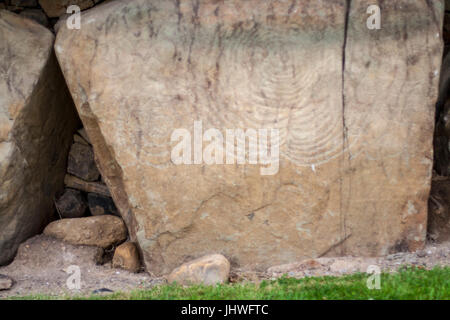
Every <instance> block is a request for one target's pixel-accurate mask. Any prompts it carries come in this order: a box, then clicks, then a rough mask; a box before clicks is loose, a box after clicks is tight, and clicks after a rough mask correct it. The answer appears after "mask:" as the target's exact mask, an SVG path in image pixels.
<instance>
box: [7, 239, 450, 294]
mask: <svg viewBox="0 0 450 320" xmlns="http://www.w3.org/2000/svg"><path fill="white" fill-rule="evenodd" d="M99 250H100V251H99ZM101 255H102V252H101V249H100V248H97V247H91V246H74V245H71V244H68V243H65V242H62V241H60V240H57V239H54V238H51V237H48V236H44V235H39V236H36V237H33V238H31V239H29V240H28V241H26V242H25V243H23V244H22V245H21V246H20V249H19V251H18V254H17V256H16V258H15V260H14V261H13V262H12V263H11V264H10V265H8V266H6V267H1V268H0V274H3V275H6V276H9V277H11V278H13V279H14V281H15V283H14V286H13V287H12V288H11V289H10V290H6V291H0V299H1V298H8V297H13V296H14V297H18V296H19V297H24V296H28V295H33V294H43V295H52V296H73V295H83V296H86V295H90V294H92V293H95V291H97V292H100V293H102V292H104V293H105V294H108V293H111V291H122V292H127V291H131V290H136V289H150V288H152V287H153V286H154V285H157V284H162V283H165V282H166V281H165V280H164V279H163V278H157V277H153V276H151V275H150V274H148V273H146V272H140V273H130V272H128V271H125V270H121V269H113V268H112V267H111V262H107V263H105V264H104V265H98V264H97V263H98V261H99V259H100V257H101ZM72 265H76V266H79V267H80V271H81V290H70V289H69V288H68V287H67V283H66V282H67V279H68V278H69V277H70V274H68V273H67V272H66V271H67V268H68V267H70V266H72ZM369 265H376V266H379V267H380V269H381V270H384V271H395V270H398V269H399V268H400V267H402V266H405V265H409V266H416V267H419V268H425V269H431V268H433V267H434V266H450V242H445V243H440V244H431V243H429V244H428V245H427V246H426V248H425V249H424V250H421V251H418V252H414V253H407V252H404V253H396V254H392V255H389V256H386V257H377V258H361V257H339V258H318V259H310V260H305V261H301V262H297V263H292V264H288V265H283V266H275V267H273V268H270V269H269V270H268V271H267V272H258V273H256V272H252V271H248V270H237V269H235V270H232V272H231V277H230V281H231V282H241V281H253V282H259V281H261V280H262V279H275V278H277V277H280V276H282V275H284V274H286V275H288V276H290V277H296V278H302V277H309V276H325V275H328V276H339V275H343V274H349V273H354V272H366V271H367V267H368V266H369ZM104 289H108V290H110V291H108V290H104Z"/></svg>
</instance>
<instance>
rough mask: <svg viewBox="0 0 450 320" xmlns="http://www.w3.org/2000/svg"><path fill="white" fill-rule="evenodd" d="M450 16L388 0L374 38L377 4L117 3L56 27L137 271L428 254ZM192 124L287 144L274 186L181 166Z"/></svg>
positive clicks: (313, 0)
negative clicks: (215, 261)
mask: <svg viewBox="0 0 450 320" xmlns="http://www.w3.org/2000/svg"><path fill="white" fill-rule="evenodd" d="M346 3H350V7H349V8H347V7H346ZM443 3H444V2H443V1H419V0H417V1H409V0H408V1H406V0H403V1H395V2H394V1H384V2H383V3H380V5H381V9H382V28H381V29H380V30H369V29H368V28H367V18H368V17H369V15H366V14H364V13H365V12H367V8H368V7H369V5H371V4H373V1H369V0H363V1H344V0H339V1H324V0H319V1H317V0H303V1H288V2H279V1H257V0H249V1H237V0H231V1H225V2H222V1H213V0H210V1H208V0H205V1H200V2H198V3H197V4H196V3H195V2H194V3H192V2H191V1H187V0H181V1H173V2H172V1H162V0H160V1H156V0H155V1H151V2H148V1H144V0H134V1H123V0H122V1H121V0H119V1H114V2H111V3H108V4H105V5H103V6H99V7H96V8H93V9H91V10H89V11H87V12H86V13H85V14H83V15H82V19H84V21H87V22H85V23H84V24H83V28H82V29H81V30H79V31H78V32H71V30H66V29H65V28H62V29H61V30H60V32H59V33H58V37H57V43H56V46H55V49H56V52H57V55H58V59H59V61H60V64H61V65H62V68H63V72H64V74H65V77H66V80H67V82H68V84H69V87H70V89H71V91H72V94H73V96H74V98H75V102H76V105H77V108H78V111H79V114H80V116H81V118H82V121H83V124H84V127H85V129H86V130H87V133H88V134H89V138H90V140H91V143H92V145H93V146H94V149H95V152H96V158H97V159H98V162H99V169H100V171H101V173H102V176H103V178H104V179H105V181H106V183H107V184H108V186H109V187H110V190H111V193H112V195H113V198H114V201H115V203H116V205H117V207H118V209H119V211H120V212H121V214H122V216H123V217H124V219H125V221H126V223H127V225H128V226H129V228H130V230H131V231H130V232H131V238H132V241H136V242H138V243H139V245H140V247H141V249H142V251H143V255H144V260H145V264H146V266H147V268H148V269H149V270H152V272H154V273H156V274H164V273H168V272H169V271H170V270H171V269H172V268H174V267H175V266H177V265H179V263H180V261H185V260H186V259H187V258H188V257H194V258H195V257H199V256H202V255H204V254H208V253H209V252H211V251H212V250H220V252H222V253H224V254H225V255H226V256H228V257H230V258H231V259H233V261H234V262H235V263H236V264H237V265H239V266H246V267H248V266H253V267H257V268H261V269H263V268H264V269H265V268H267V267H269V266H270V265H274V264H282V263H288V262H292V261H299V260H301V259H304V258H308V257H318V256H321V255H327V254H328V255H329V254H338V255H344V254H354V255H378V254H385V253H388V252H391V251H396V250H400V249H402V248H408V249H410V250H414V249H416V248H419V247H421V246H422V245H423V243H424V241H425V234H426V216H427V205H426V203H427V197H428V193H429V188H430V179H431V168H432V158H433V156H432V137H433V123H434V119H433V118H434V104H435V102H436V98H437V91H438V90H437V87H438V79H439V72H438V70H439V68H440V64H441V56H442V47H443V46H442V38H441V35H440V30H442V17H443V10H444V7H443ZM347 9H348V10H347ZM347 13H348V14H347ZM346 26H348V28H346ZM387 57H388V58H387ZM111 66H114V67H111ZM194 121H202V124H203V128H204V130H207V129H210V128H216V129H217V130H219V131H220V133H221V134H222V135H225V130H226V129H242V130H247V129H264V128H266V129H270V128H277V129H279V130H280V142H281V144H280V163H279V171H278V173H276V174H275V175H261V171H260V169H262V167H263V166H260V165H250V164H245V165H244V164H239V165H238V164H228V165H221V164H215V165H207V164H205V162H202V161H198V162H197V163H200V164H195V165H194V164H193V165H187V164H186V165H175V164H174V162H173V161H172V159H171V152H172V151H173V148H174V147H175V146H176V145H177V143H179V141H175V142H171V136H172V133H173V132H174V130H175V129H178V128H184V129H187V130H188V131H190V133H191V134H193V133H192V132H193V129H192V128H193V126H194ZM200 139H201V138H200ZM208 145H209V142H206V141H205V142H204V147H206V146H208ZM197 155H198V153H197ZM190 159H191V160H192V158H190ZM199 159H200V157H197V160H199Z"/></svg>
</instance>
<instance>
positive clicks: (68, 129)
mask: <svg viewBox="0 0 450 320" xmlns="http://www.w3.org/2000/svg"><path fill="white" fill-rule="evenodd" d="M53 41H54V36H53V35H52V33H51V32H50V31H48V30H47V29H45V28H44V27H42V26H40V25H39V24H37V23H36V22H33V21H31V20H28V19H25V18H22V17H19V16H18V15H16V14H13V13H9V12H6V11H0V265H1V264H4V263H7V262H8V261H10V260H11V259H12V258H13V256H14V254H15V252H16V250H17V248H18V246H19V244H20V243H21V242H22V241H24V240H25V239H27V238H28V237H31V236H33V235H35V234H36V233H38V232H40V231H41V230H42V228H43V227H44V226H45V225H46V224H47V223H48V222H49V220H50V218H51V217H52V215H53V213H54V207H53V200H54V196H55V193H56V192H57V191H58V190H60V189H62V188H63V181H64V174H65V167H66V161H67V153H68V150H69V147H70V144H71V139H72V135H73V131H74V130H75V128H76V126H77V122H78V121H79V120H78V117H77V115H76V111H75V108H74V106H73V102H72V100H71V98H70V93H69V92H68V90H67V87H66V85H65V83H64V79H63V77H62V74H61V71H60V69H59V67H58V64H57V61H56V58H55V56H54V53H53V50H52V48H53Z"/></svg>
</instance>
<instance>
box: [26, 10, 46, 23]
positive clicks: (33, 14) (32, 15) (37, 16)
mask: <svg viewBox="0 0 450 320" xmlns="http://www.w3.org/2000/svg"><path fill="white" fill-rule="evenodd" d="M20 15H21V16H23V17H25V18H28V19H31V20H34V21H36V22H37V23H40V24H41V25H43V26H44V27H48V19H47V16H46V15H45V13H44V12H43V11H42V10H40V9H25V10H23V11H22V12H20Z"/></svg>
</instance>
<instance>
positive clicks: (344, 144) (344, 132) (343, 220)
mask: <svg viewBox="0 0 450 320" xmlns="http://www.w3.org/2000/svg"><path fill="white" fill-rule="evenodd" d="M350 8H351V0H345V24H344V43H343V45H342V157H343V158H344V154H345V149H346V147H347V146H348V136H347V124H346V121H345V111H346V110H345V103H346V101H345V67H346V49H347V37H348V24H349V19H350ZM341 170H342V168H341ZM343 179H344V177H343V175H342V173H341V180H340V194H341V197H340V220H341V233H342V239H343V240H342V241H341V242H340V243H339V244H342V243H343V242H344V240H345V239H347V231H346V215H345V212H344V210H343ZM348 196H350V194H349V195H348ZM339 244H338V245H339ZM341 254H345V248H342V252H341Z"/></svg>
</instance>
